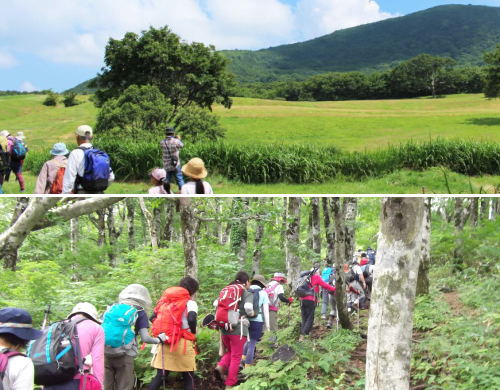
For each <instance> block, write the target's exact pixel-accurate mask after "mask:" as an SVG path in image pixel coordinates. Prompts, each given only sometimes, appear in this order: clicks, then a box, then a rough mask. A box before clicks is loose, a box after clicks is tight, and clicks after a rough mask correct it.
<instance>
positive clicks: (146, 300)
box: [118, 284, 152, 310]
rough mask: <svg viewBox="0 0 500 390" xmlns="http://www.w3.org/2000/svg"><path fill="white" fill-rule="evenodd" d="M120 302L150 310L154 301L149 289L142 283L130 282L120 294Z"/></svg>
mask: <svg viewBox="0 0 500 390" xmlns="http://www.w3.org/2000/svg"><path fill="white" fill-rule="evenodd" d="M118 302H119V303H125V304H127V305H136V306H140V307H142V308H143V309H145V310H149V309H150V307H151V302H152V301H151V296H150V295H149V291H148V289H147V288H146V287H144V286H143V285H142V284H129V285H128V286H127V287H125V288H124V289H123V290H122V291H121V292H120V294H119V295H118Z"/></svg>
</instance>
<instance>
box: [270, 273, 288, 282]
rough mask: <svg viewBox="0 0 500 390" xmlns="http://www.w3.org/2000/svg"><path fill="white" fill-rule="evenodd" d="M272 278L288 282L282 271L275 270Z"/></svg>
mask: <svg viewBox="0 0 500 390" xmlns="http://www.w3.org/2000/svg"><path fill="white" fill-rule="evenodd" d="M271 280H276V281H277V282H283V283H286V275H285V274H283V273H281V272H275V273H274V275H273V278H272V279H271Z"/></svg>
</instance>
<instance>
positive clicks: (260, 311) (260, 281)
mask: <svg viewBox="0 0 500 390" xmlns="http://www.w3.org/2000/svg"><path fill="white" fill-rule="evenodd" d="M265 288H266V279H265V278H264V276H262V275H255V276H254V277H253V279H252V281H251V284H250V288H249V289H248V291H249V292H250V293H252V296H253V309H254V315H253V316H252V317H249V318H248V319H249V321H250V326H249V327H248V341H247V342H246V343H245V346H244V347H243V360H242V361H243V362H244V363H245V366H248V365H252V364H253V361H254V357H255V348H256V346H257V343H258V342H259V341H260V340H261V339H262V335H263V334H264V325H265V327H266V330H267V331H269V330H270V329H269V328H270V327H269V296H268V295H267V292H266V291H265V290H264V289H265Z"/></svg>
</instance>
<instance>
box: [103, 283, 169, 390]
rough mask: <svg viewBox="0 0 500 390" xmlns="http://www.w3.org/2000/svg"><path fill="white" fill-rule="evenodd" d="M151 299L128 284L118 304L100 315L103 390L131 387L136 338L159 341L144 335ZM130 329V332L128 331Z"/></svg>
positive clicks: (143, 290)
mask: <svg viewBox="0 0 500 390" xmlns="http://www.w3.org/2000/svg"><path fill="white" fill-rule="evenodd" d="M150 308H151V297H150V295H149V291H148V289H147V288H146V287H144V286H142V285H140V284H130V285H128V286H127V287H125V288H124V289H123V290H122V291H121V292H120V294H119V295H118V303H117V304H115V305H112V306H110V307H109V308H108V310H107V311H106V313H104V317H103V324H102V327H103V328H104V335H105V362H104V366H105V381H104V384H105V387H104V388H105V390H132V389H133V388H134V385H135V373H134V359H135V357H136V356H137V353H138V345H137V335H139V336H140V337H141V341H142V342H143V343H146V344H159V343H160V339H158V338H157V337H151V336H149V334H148V329H149V318H148V313H147V310H149V309H150ZM132 327H134V330H132Z"/></svg>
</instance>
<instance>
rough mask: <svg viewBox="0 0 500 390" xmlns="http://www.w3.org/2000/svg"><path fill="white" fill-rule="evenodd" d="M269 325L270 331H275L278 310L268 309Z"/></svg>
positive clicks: (276, 328)
mask: <svg viewBox="0 0 500 390" xmlns="http://www.w3.org/2000/svg"><path fill="white" fill-rule="evenodd" d="M269 327H270V328H271V332H276V331H277V330H278V312H277V311H274V310H269Z"/></svg>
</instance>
